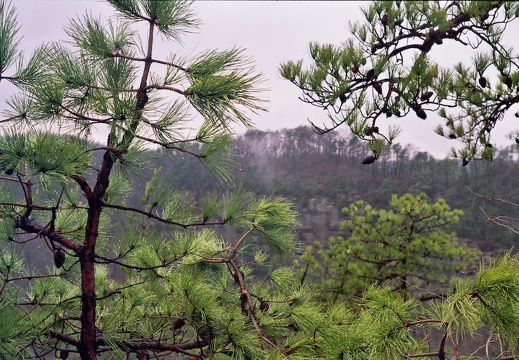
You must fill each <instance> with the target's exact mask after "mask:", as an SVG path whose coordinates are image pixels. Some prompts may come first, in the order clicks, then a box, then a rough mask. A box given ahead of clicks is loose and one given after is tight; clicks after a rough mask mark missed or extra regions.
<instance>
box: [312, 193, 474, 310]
mask: <svg viewBox="0 0 519 360" xmlns="http://www.w3.org/2000/svg"><path fill="white" fill-rule="evenodd" d="M389 205H390V209H389V210H384V209H381V210H378V209H373V208H372V207H371V206H370V205H369V204H366V203H364V202H363V201H358V202H357V203H354V204H351V205H350V206H349V207H347V208H344V209H343V213H344V215H345V216H346V220H344V221H343V222H342V225H341V228H342V229H343V230H346V231H347V232H348V235H347V236H339V237H337V238H331V239H330V242H329V246H328V247H325V248H323V249H321V250H319V251H318V253H319V256H320V259H321V261H322V262H323V265H324V267H323V269H322V270H319V266H316V265H313V266H312V272H313V274H311V276H312V277H315V278H316V279H321V290H322V294H323V295H322V296H323V298H324V299H329V300H336V299H339V298H342V297H343V296H345V297H346V299H350V301H351V297H352V296H355V295H359V294H360V293H361V292H362V291H363V290H364V288H365V287H366V286H367V285H369V284H371V283H376V284H378V285H386V286H389V287H390V288H391V289H392V290H394V291H395V290H397V291H398V292H400V293H402V296H404V297H408V296H410V295H412V296H413V297H418V298H419V297H428V296H429V295H430V294H431V293H432V292H433V291H445V290H442V288H441V287H438V286H439V285H441V286H442V287H443V286H444V285H445V283H446V280H447V276H449V274H452V273H453V272H459V271H463V270H466V269H467V268H470V267H471V265H473V263H474V261H475V260H476V259H477V258H478V257H479V256H480V253H479V252H475V251H472V250H470V249H469V248H468V247H467V246H466V245H461V244H458V243H457V240H456V235H455V234H454V233H448V232H446V231H444V230H443V228H446V227H448V226H449V225H450V224H452V223H456V222H457V221H458V220H459V217H460V215H461V214H462V212H461V211H459V210H451V209H450V207H449V206H448V205H447V204H446V203H445V201H444V200H443V199H439V200H438V201H436V202H435V203H433V204H429V203H428V202H427V196H426V195H425V194H423V193H422V194H420V195H417V196H412V195H410V194H406V195H404V196H402V197H398V196H396V195H393V196H392V198H391V201H390V203H389ZM313 252H314V251H313V249H312V248H309V249H308V250H307V253H306V254H305V256H304V258H303V261H305V262H308V263H309V264H314V262H313V261H314V260H312V255H311V254H312V253H313Z"/></svg>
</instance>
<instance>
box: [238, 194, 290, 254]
mask: <svg viewBox="0 0 519 360" xmlns="http://www.w3.org/2000/svg"><path fill="white" fill-rule="evenodd" d="M248 215H249V217H250V218H251V223H252V226H254V228H256V229H257V230H258V231H259V232H260V233H261V236H262V237H263V239H264V240H265V242H266V243H267V245H268V246H269V248H270V249H271V250H272V251H273V252H274V254H276V255H278V256H284V255H287V254H288V253H289V251H291V250H292V249H293V248H294V242H293V236H294V230H293V229H294V226H295V225H296V224H297V222H296V216H297V213H296V212H295V211H294V210H292V204H291V203H289V202H286V201H285V200H284V199H282V198H264V199H261V200H258V201H256V202H255V203H253V204H252V205H251V206H250V208H249V214H248Z"/></svg>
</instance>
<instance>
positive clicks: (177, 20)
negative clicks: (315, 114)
mask: <svg viewBox="0 0 519 360" xmlns="http://www.w3.org/2000/svg"><path fill="white" fill-rule="evenodd" d="M109 3H110V4H111V5H112V6H113V8H114V10H115V12H116V13H117V18H110V19H108V20H107V21H103V20H102V19H101V18H97V17H95V16H93V15H91V14H86V15H84V16H81V17H78V18H76V19H73V20H72V21H71V22H70V25H69V26H68V27H67V28H66V32H67V35H68V36H69V43H70V45H71V46H70V47H68V46H64V45H60V43H58V42H53V43H49V44H47V45H43V46H41V47H40V48H38V49H37V50H36V51H35V52H34V54H33V55H32V56H31V57H30V59H29V61H28V62H26V63H24V62H23V60H22V56H21V52H20V48H19V44H20V39H19V38H18V36H17V31H18V24H17V21H16V13H15V9H14V7H11V6H9V5H8V4H7V3H6V2H5V1H3V2H1V7H0V18H1V28H2V31H1V32H0V36H2V39H1V41H0V46H1V49H0V50H1V51H0V75H1V79H2V80H4V81H9V82H11V83H12V84H14V85H16V86H17V87H18V89H19V92H18V93H17V94H15V95H14V96H13V97H11V98H10V99H9V100H8V106H9V109H8V110H7V112H6V114H7V116H6V117H5V118H4V119H3V121H2V126H3V135H4V136H3V137H2V138H1V139H0V165H1V169H0V170H1V171H2V172H5V176H2V177H1V180H2V183H3V185H2V188H1V192H0V205H1V207H0V211H1V229H2V236H1V245H0V246H1V247H2V251H1V261H0V274H1V284H2V285H1V288H0V294H1V303H0V312H1V314H2V316H3V319H6V320H7V321H6V322H4V320H2V324H3V325H2V327H1V328H0V338H1V339H2V341H0V342H1V344H0V354H1V355H0V357H2V358H6V359H7V358H13V359H18V358H23V357H27V358H43V357H44V356H46V355H47V354H49V353H50V352H54V353H55V355H56V356H58V357H61V358H63V359H64V358H67V357H68V356H69V354H79V356H80V357H81V359H95V358H97V357H98V356H102V354H106V353H109V354H111V356H113V357H115V358H123V357H124V356H130V354H136V356H137V357H138V358H139V359H148V358H150V357H152V356H161V357H164V356H167V355H168V354H170V353H177V354H180V355H182V356H193V357H196V358H212V357H216V356H217V354H227V356H232V357H246V358H264V357H266V356H267V354H269V353H271V352H272V353H276V352H277V353H279V354H282V353H284V352H285V350H284V348H285V347H286V348H287V349H291V347H292V346H291V345H290V344H291V342H293V340H291V339H289V336H288V334H290V333H291V332H294V330H291V328H289V327H288V326H286V325H288V324H289V323H292V322H293V323H297V324H298V325H297V326H298V329H301V330H303V329H304V330H305V332H306V331H310V333H311V328H312V327H313V326H314V325H313V323H306V322H307V319H306V317H305V316H304V315H300V316H299V317H298V318H297V319H295V320H291V318H292V317H295V316H296V315H294V314H300V313H304V312H305V311H307V310H306V308H307V307H308V308H310V311H309V312H310V313H314V312H315V310H314V311H312V310H311V309H312V306H310V303H308V302H305V301H304V300H306V299H307V298H308V297H309V296H310V294H311V292H309V291H306V290H305V289H304V287H302V286H300V285H297V284H296V283H295V281H294V279H292V280H291V276H290V273H291V272H290V271H289V270H283V269H277V270H276V271H275V272H272V273H269V271H268V270H267V271H263V273H265V272H267V273H268V276H267V278H263V279H262V282H261V284H262V285H261V286H260V285H258V284H257V283H255V282H253V281H252V279H253V278H254V276H255V272H256V271H257V269H258V268H260V269H261V265H262V264H263V265H266V264H268V263H267V262H266V261H267V258H268V257H269V256H268V255H267V252H266V251H267V250H266V249H268V253H269V254H272V256H279V257H283V256H286V255H287V254H289V253H290V252H291V251H292V250H293V246H294V244H293V239H292V238H293V231H292V229H293V226H294V225H295V223H296V222H295V215H296V214H295V212H294V211H293V210H292V207H291V203H290V202H287V201H285V200H283V199H281V198H276V197H273V198H255V197H253V196H252V195H251V194H249V193H247V192H246V191H244V190H243V189H240V188H237V187H236V188H235V189H234V190H233V191H229V192H227V193H223V194H207V196H206V197H204V198H202V199H194V198H192V197H191V196H189V195H188V194H186V193H185V192H183V191H182V189H181V188H179V187H177V186H176V184H175V183H174V181H173V179H167V178H164V177H161V175H160V172H158V171H156V172H155V174H154V176H153V177H152V178H151V179H148V180H149V181H148V183H147V185H146V187H145V189H142V193H141V194H136V195H135V196H140V197H141V198H142V199H143V202H142V205H140V206H137V207H132V206H129V205H127V203H126V198H127V197H128V196H129V195H130V194H129V189H130V188H131V187H130V185H131V181H132V178H133V177H135V176H137V177H139V176H142V173H143V171H144V169H145V168H146V167H147V157H148V156H150V152H149V151H147V149H148V148H150V147H151V146H155V147H160V148H161V149H163V152H164V153H167V154H169V155H170V156H171V157H172V159H173V161H179V160H178V159H179V157H173V156H174V154H182V155H185V156H194V157H196V158H197V159H198V160H200V161H201V162H202V163H203V164H204V165H205V166H206V167H207V168H208V169H209V170H210V171H212V172H213V173H215V174H216V175H217V176H218V177H219V178H220V180H225V181H227V180H230V172H229V170H230V168H231V166H232V165H233V161H232V156H230V155H231V154H230V150H229V149H230V145H231V144H232V131H233V130H232V129H233V125H234V124H243V125H245V126H248V127H250V126H251V125H252V124H251V122H250V120H249V118H248V113H249V112H250V111H253V112H255V111H262V110H264V108H263V106H262V100H261V98H259V95H260V94H259V92H260V91H261V88H260V87H259V85H260V83H261V80H262V76H261V74H258V73H256V72H255V71H254V69H253V67H252V63H251V62H250V61H249V60H248V59H247V58H246V57H245V56H244V55H245V54H244V52H243V50H241V49H239V48H234V49H230V50H223V51H218V50H208V51H205V52H202V53H201V54H199V55H196V56H194V57H193V58H184V57H180V56H177V55H176V54H174V53H173V54H171V55H170V56H169V57H168V58H167V59H158V58H156V56H155V50H156V48H157V47H158V46H163V45H162V44H161V42H160V39H163V40H164V41H165V42H166V44H171V43H172V44H175V43H177V42H178V41H180V40H181V37H182V36H184V35H186V34H187V33H189V32H190V31H193V30H194V29H196V28H197V26H198V25H199V21H198V19H196V16H195V14H194V13H193V11H192V9H191V4H190V3H188V2H182V1H151V0H149V1H148V0H141V1H135V0H128V1H116V0H111V1H109ZM139 24H145V25H146V28H147V33H146V34H145V35H144V36H141V35H140V33H139V32H138V31H137V30H136V26H138V25H139ZM195 114H196V115H198V116H199V117H201V118H202V119H203V121H202V123H201V125H200V126H198V127H195V126H196V122H195V121H191V120H192V117H193V116H194V115H195ZM99 128H102V129H105V130H106V131H107V133H108V135H107V136H106V141H105V142H104V143H103V144H98V143H96V142H94V141H93V139H94V135H96V134H97V133H98V129H99ZM194 143H197V144H200V146H199V147H193V146H191V145H192V144H194ZM193 148H197V149H200V151H199V152H194V151H192V149H193ZM192 176H197V174H193V175H192ZM223 225H226V226H232V227H235V228H236V229H237V231H239V232H241V235H240V236H238V237H232V236H229V237H226V238H223V237H222V236H221V235H220V234H219V233H218V232H217V228H218V227H221V226H223ZM261 239H263V242H261V241H260V240H261ZM24 244H32V246H31V247H32V249H34V251H37V253H38V255H37V257H38V258H40V260H42V261H43V263H44V264H46V265H47V266H46V267H44V268H41V267H40V268H34V267H33V266H32V264H29V263H26V262H25V261H24V260H25V259H24V256H23V254H22V252H21V249H22V248H23V247H24ZM258 244H264V245H258ZM253 245H254V246H253ZM267 269H268V267H267ZM291 284H292V285H291ZM271 302H273V303H272V304H271ZM267 308H268V310H267ZM314 308H316V307H315V306H314ZM282 338H285V339H287V340H286V341H285V342H284V343H283V344H282V345H283V346H281V345H279V346H278V344H277V340H278V339H282ZM284 346H285V347H284ZM291 351H292V352H296V350H291Z"/></svg>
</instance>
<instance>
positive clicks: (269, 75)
mask: <svg viewBox="0 0 519 360" xmlns="http://www.w3.org/2000/svg"><path fill="white" fill-rule="evenodd" d="M12 3H13V4H15V6H16V7H17V8H18V10H19V11H18V14H19V15H18V16H19V21H20V24H21V26H22V28H21V34H22V35H23V36H24V38H23V40H22V46H23V47H24V48H25V49H27V50H29V51H30V50H32V49H33V48H34V47H36V46H37V45H39V44H42V43H43V42H47V41H53V40H58V39H62V40H64V39H66V35H65V33H64V31H63V27H64V26H65V25H67V24H68V22H69V19H71V18H74V17H76V14H83V13H84V12H85V11H90V12H92V14H94V15H102V16H110V15H112V14H113V12H112V10H111V7H110V6H109V5H107V4H106V3H105V2H103V1H98V0H12ZM367 4H368V2H361V1H197V2H195V3H194V8H195V11H196V12H197V14H198V17H199V18H200V19H201V20H202V22H203V25H202V26H201V28H200V30H199V31H198V33H195V34H190V35H188V36H186V37H185V38H183V44H173V47H172V48H170V49H162V50H164V53H165V54H167V53H169V52H177V51H180V52H182V53H184V54H197V53H200V52H202V51H203V50H206V49H214V48H218V49H229V48H232V47H234V46H238V47H241V48H245V49H246V54H247V55H248V56H250V57H252V58H253V59H254V61H255V64H256V68H257V70H259V71H261V72H262V73H263V74H264V75H265V78H266V82H265V83H264V84H263V87H265V88H268V89H269V91H268V92H267V93H266V94H265V95H264V97H266V98H267V99H268V100H269V103H268V104H267V107H268V110H269V112H268V113H261V114H259V116H254V117H253V120H254V122H255V124H256V127H257V128H259V129H262V130H278V129H281V128H292V127H296V126H298V125H306V124H308V120H307V119H308V118H309V119H311V120H312V121H314V122H315V123H316V124H320V123H323V122H326V120H327V116H326V113H325V112H324V111H322V110H319V109H317V108H314V107H312V106H311V105H307V104H304V103H302V102H301V101H300V100H298V96H299V91H298V89H297V88H296V87H295V86H293V85H292V84H290V83H289V82H288V81H286V80H283V79H282V78H281V77H280V76H279V74H278V67H279V64H280V63H281V62H284V61H287V60H298V59H301V58H303V59H304V58H308V51H307V49H308V43H309V42H311V41H318V42H322V43H325V42H326V43H333V44H336V45H339V44H340V43H341V42H343V41H344V40H346V39H347V38H348V37H349V32H348V21H355V20H362V16H361V12H360V9H359V7H360V6H366V5H367ZM515 25H516V26H515V30H514V29H511V30H510V32H511V33H512V34H513V33H514V31H515V34H518V33H519V27H518V26H517V25H519V24H515ZM438 56H440V57H441V56H443V57H444V58H443V59H442V60H443V63H445V64H449V63H454V62H457V61H459V60H464V61H468V60H469V59H470V57H466V56H467V52H466V50H465V52H464V51H460V50H459V49H458V50H456V49H451V50H449V51H447V52H445V53H444V54H443V55H442V54H439V55H438ZM464 56H465V58H464ZM0 91H2V94H1V95H2V96H1V98H5V96H6V95H7V94H6V93H5V91H6V87H5V86H4V85H3V86H2V87H0ZM514 112H515V110H514ZM514 120H515V119H513V114H508V116H507V118H505V122H504V123H503V124H501V126H500V128H499V129H498V131H497V132H496V134H495V135H494V138H493V141H494V142H495V143H496V145H498V146H501V145H503V146H504V145H508V144H509V140H507V139H506V138H505V134H506V133H507V132H508V131H510V130H511V129H512V128H513V127H512V125H513V123H514ZM399 124H400V125H401V126H402V128H403V129H404V131H403V133H402V134H401V135H400V137H399V138H398V139H397V141H399V142H400V143H403V144H406V143H412V144H414V145H415V146H417V148H419V149H420V150H425V151H428V152H430V153H431V154H433V155H435V156H437V157H441V158H443V157H444V156H445V155H446V153H447V152H448V150H449V149H450V148H451V147H452V146H453V145H455V143H454V142H452V141H448V140H446V139H442V138H441V137H439V136H437V135H435V134H434V133H433V129H434V127H435V125H436V122H435V121H434V119H433V117H430V118H429V119H428V120H427V121H422V120H419V119H416V117H413V118H411V117H410V118H409V119H400V120H399Z"/></svg>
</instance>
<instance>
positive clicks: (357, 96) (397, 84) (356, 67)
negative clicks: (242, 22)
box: [280, 1, 519, 165]
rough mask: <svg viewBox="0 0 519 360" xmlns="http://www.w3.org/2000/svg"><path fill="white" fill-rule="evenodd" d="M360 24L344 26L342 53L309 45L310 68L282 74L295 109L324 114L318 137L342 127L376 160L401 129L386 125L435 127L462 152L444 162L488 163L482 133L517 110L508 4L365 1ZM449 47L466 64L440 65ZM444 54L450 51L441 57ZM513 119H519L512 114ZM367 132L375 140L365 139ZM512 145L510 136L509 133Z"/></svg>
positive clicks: (285, 68) (490, 151)
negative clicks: (294, 90)
mask: <svg viewBox="0 0 519 360" xmlns="http://www.w3.org/2000/svg"><path fill="white" fill-rule="evenodd" d="M362 11H363V14H364V19H363V21H362V22H361V21H359V22H355V23H352V24H350V31H351V35H352V36H351V37H350V38H348V39H346V41H345V42H344V43H343V45H340V46H335V45H332V44H318V43H311V44H310V46H309V53H310V55H311V65H310V66H308V67H307V68H305V67H304V66H303V64H304V62H303V60H299V61H288V62H286V63H284V64H282V65H281V67H280V72H281V75H282V76H283V77H284V78H285V79H287V80H289V81H290V82H292V83H293V84H294V85H295V86H296V87H298V88H299V89H300V90H301V91H302V100H303V101H304V102H306V103H309V104H312V105H314V106H317V107H320V108H323V109H324V110H326V111H327V112H328V114H329V118H330V122H329V123H328V124H323V125H322V126H321V125H315V124H313V125H314V127H315V129H316V131H318V132H320V133H326V132H329V131H332V130H333V129H335V128H337V127H339V126H341V125H343V126H347V127H349V129H350V130H351V132H352V133H353V134H355V135H356V136H358V137H359V138H360V139H363V140H366V141H368V142H369V144H370V146H371V150H372V151H373V153H374V154H373V155H372V156H374V157H375V158H377V157H379V156H380V155H381V154H382V152H383V151H384V149H385V147H386V145H387V144H389V145H391V144H392V143H393V140H394V139H395V138H396V137H397V136H398V134H399V132H400V129H399V128H398V127H396V126H394V125H388V124H387V121H386V119H387V118H391V117H392V118H393V119H394V118H400V117H404V116H409V117H415V118H416V120H417V121H422V120H426V119H427V117H428V113H429V112H437V113H438V114H439V115H440V117H442V118H443V120H444V123H443V125H439V126H438V127H437V129H436V132H437V133H438V134H439V135H441V136H444V137H445V138H448V139H452V140H457V141H460V142H461V143H462V144H464V147H463V148H462V149H460V150H455V149H453V150H452V153H451V155H452V156H454V157H458V158H460V159H462V164H463V165H467V164H468V163H469V161H470V160H471V159H487V160H491V159H492V158H493V155H494V151H495V148H494V145H493V144H492V141H491V134H492V130H493V129H494V127H495V126H496V125H497V124H498V123H499V122H500V121H501V120H502V119H503V117H504V116H505V114H506V113H507V112H508V111H509V110H512V111H516V110H513V109H514V106H516V105H517V104H518V103H519V97H518V96H517V91H518V85H519V67H518V66H519V64H518V61H517V59H518V55H517V53H516V52H515V51H514V50H513V48H511V47H509V46H506V45H505V41H504V37H505V36H507V35H508V36H513V32H512V31H508V32H507V31H506V30H507V25H509V24H510V23H512V22H515V21H517V16H518V15H519V4H518V3H517V2H515V1H443V2H438V1H418V2H417V1H373V2H371V3H370V4H369V6H367V7H366V8H364V9H363V10H362ZM449 43H450V44H457V45H459V46H461V47H464V48H465V49H466V51H470V52H471V53H472V54H473V56H472V62H471V63H470V64H463V63H461V62H460V63H457V64H456V65H454V66H451V67H449V66H442V64H441V62H440V61H441V58H438V57H435V56H434V54H435V52H436V50H438V49H439V48H442V47H444V46H443V44H449ZM447 51H449V50H447ZM515 116H516V117H517V116H519V112H518V113H516V114H515ZM375 129H376V131H374V130H375ZM510 137H511V139H512V140H515V141H516V142H518V141H519V133H517V132H514V133H512V134H510Z"/></svg>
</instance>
